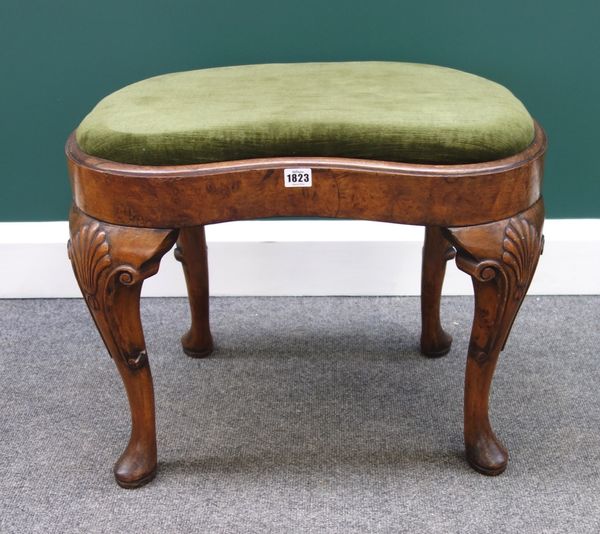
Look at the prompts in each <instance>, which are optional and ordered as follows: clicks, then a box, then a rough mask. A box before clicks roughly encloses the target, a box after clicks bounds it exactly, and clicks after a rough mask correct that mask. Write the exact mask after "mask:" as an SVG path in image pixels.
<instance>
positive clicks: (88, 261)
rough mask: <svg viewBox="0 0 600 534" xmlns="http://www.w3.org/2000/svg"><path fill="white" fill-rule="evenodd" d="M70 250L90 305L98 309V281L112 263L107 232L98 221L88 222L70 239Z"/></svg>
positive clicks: (70, 255) (78, 279)
mask: <svg viewBox="0 0 600 534" xmlns="http://www.w3.org/2000/svg"><path fill="white" fill-rule="evenodd" d="M68 250H69V258H70V259H71V262H72V263H73V269H74V271H75V276H76V277H77V281H78V282H79V286H80V287H81V291H82V292H83V294H84V296H85V298H86V300H87V301H88V303H89V305H90V306H91V307H92V308H94V309H96V310H97V309H98V307H99V306H98V300H97V298H96V294H97V293H98V281H99V279H100V275H101V274H102V273H103V272H104V271H105V270H106V269H108V268H109V267H110V264H111V263H112V259H111V257H110V254H109V251H110V247H109V244H108V241H107V239H106V233H105V232H104V231H103V230H101V228H100V225H99V224H98V223H97V222H94V223H92V224H86V225H85V226H83V227H81V228H80V229H79V230H78V231H77V233H76V234H75V235H74V236H73V237H72V238H71V239H70V241H69V245H68Z"/></svg>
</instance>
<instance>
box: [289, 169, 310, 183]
mask: <svg viewBox="0 0 600 534" xmlns="http://www.w3.org/2000/svg"><path fill="white" fill-rule="evenodd" d="M283 183H284V185H285V186H286V187H312V169H284V170H283Z"/></svg>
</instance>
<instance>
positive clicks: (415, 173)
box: [66, 124, 546, 488]
mask: <svg viewBox="0 0 600 534" xmlns="http://www.w3.org/2000/svg"><path fill="white" fill-rule="evenodd" d="M545 147H546V140H545V136H544V133H543V131H542V129H541V128H540V127H539V126H538V125H537V124H536V125H535V132H534V138H533V141H532V142H531V143H530V144H529V145H528V146H527V147H526V148H525V149H524V150H521V151H519V152H517V153H515V154H513V155H511V156H509V157H505V158H501V159H496V160H493V161H483V162H478V163H467V164H461V163H453V164H437V163H436V164H429V163H401V162H392V161H379V160H375V159H360V158H351V157H326V156H323V155H319V156H301V157H300V156H289V157H287V156H277V157H265V158H258V159H256V158H255V159H240V160H237V161H222V162H211V163H192V164H185V165H140V164H130V163H121V162H116V161H111V160H108V159H102V158H100V157H97V156H93V155H90V154H89V153H86V152H84V151H83V150H82V148H81V147H80V146H79V145H78V142H77V140H76V137H75V135H72V136H71V137H70V138H69V140H68V142H67V147H66V152H67V160H68V167H69V174H70V178H71V184H72V189H73V208H72V211H71V215H70V234H71V238H70V241H69V257H70V259H71V261H72V265H73V269H74V272H75V275H76V278H77V281H78V283H79V286H80V288H81V291H82V293H83V296H84V297H85V300H86V303H87V305H88V307H89V310H90V312H91V315H92V317H93V319H94V321H95V323H96V326H97V328H98V330H99V332H100V334H101V336H102V339H103V340H104V343H105V344H106V347H107V348H108V351H109V352H110V354H111V356H112V358H113V360H114V362H115V364H116V366H117V369H118V371H119V373H120V375H121V377H122V379H123V383H124V385H125V390H126V392H127V396H128V399H129V404H130V408H131V424H132V426H131V437H130V440H129V443H128V444H127V447H126V448H125V451H124V452H123V454H122V455H121V457H120V458H119V459H118V461H117V463H116V465H115V469H114V472H115V477H116V479H117V482H118V483H119V484H120V485H121V486H123V487H127V488H132V487H137V486H139V485H141V484H143V483H145V482H148V481H149V480H151V479H152V477H153V476H154V475H155V472H156V467H157V448H156V433H155V420H154V393H153V385H152V376H151V374H150V366H149V359H148V354H147V352H146V345H145V342H144V334H143V331H142V325H141V322H140V309H139V299H140V291H141V288H142V284H143V281H144V280H145V279H146V278H148V277H149V276H152V275H153V274H155V273H156V272H157V271H158V268H159V263H160V260H161V258H162V256H163V255H164V254H165V253H167V252H168V251H169V250H170V249H171V248H172V247H173V246H176V248H175V255H176V257H177V259H178V260H180V261H181V263H182V265H183V270H184V274H185V278H186V282H187V287H188V291H189V300H190V307H191V317H192V322H191V327H190V329H189V331H188V332H187V333H186V334H185V335H184V336H183V338H182V344H183V349H184V351H185V353H186V354H188V355H189V356H192V357H204V356H208V355H209V354H210V353H211V351H212V349H213V340H212V337H211V333H210V328H209V313H208V308H209V307H208V268H207V256H206V242H205V237H204V226H205V225H207V224H211V223H217V222H224V221H236V220H243V219H255V218H261V217H278V216H295V217H307V216H315V217H332V218H333V217H338V218H354V219H368V220H374V221H388V222H395V223H403V224H417V225H423V226H425V227H426V233H425V244H424V248H423V265H422V297H421V299H422V325H423V327H422V332H421V349H422V352H423V354H425V355H426V356H430V357H438V356H443V355H444V354H446V353H447V352H448V351H449V350H450V344H451V341H452V338H451V337H450V335H448V334H447V333H446V332H445V331H444V330H443V329H442V326H441V324H440V316H439V311H440V294H441V287H442V281H443V277H444V271H445V265H446V261H447V260H449V259H451V258H454V257H456V263H457V265H458V267H459V268H460V269H461V270H463V271H464V272H465V273H467V274H468V275H469V276H470V277H471V278H472V281H473V287H474V293H475V312H474V320H473V326H472V331H471V340H470V343H469V350H468V356H467V365H466V377H465V392H464V439H465V447H466V457H467V460H468V462H469V463H470V464H471V466H472V467H473V468H474V469H476V470H477V471H479V472H481V473H484V474H487V475H497V474H499V473H501V472H502V471H503V470H504V469H505V467H506V465H507V460H508V453H507V450H506V448H505V447H504V446H503V445H502V444H501V443H500V441H499V440H498V439H497V438H496V436H495V434H494V432H493V430H492V427H491V425H490V421H489V418H488V398H489V393H490V385H491V381H492V376H493V373H494V368H495V366H496V361H497V359H498V355H499V353H500V351H501V350H502V349H503V347H504V344H505V343H506V339H507V337H508V334H509V331H510V329H511V326H512V323H513V321H514V319H515V316H516V314H517V312H518V310H519V307H520V306H521V303H522V301H523V298H524V296H525V293H526V291H527V289H528V287H529V284H530V282H531V278H532V276H533V273H534V271H535V268H536V265H537V262H538V258H539V255H540V254H541V251H542V247H543V237H542V225H543V221H544V207H543V201H542V197H541V191H540V188H541V182H542V170H543V156H544V151H545ZM289 168H310V169H311V170H312V187H303V188H296V187H284V169H289ZM374 275H375V273H374ZM398 402H402V399H400V398H399V399H398ZM423 431H424V432H426V431H427V429H423Z"/></svg>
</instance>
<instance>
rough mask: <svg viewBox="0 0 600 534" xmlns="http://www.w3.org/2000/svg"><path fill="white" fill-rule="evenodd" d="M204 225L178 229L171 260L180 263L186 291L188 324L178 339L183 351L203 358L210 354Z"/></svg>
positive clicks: (211, 345)
mask: <svg viewBox="0 0 600 534" xmlns="http://www.w3.org/2000/svg"><path fill="white" fill-rule="evenodd" d="M206 252H207V251H206V237H205V235H204V226H193V227H189V228H182V229H181V231H180V233H179V239H178V240H177V248H176V249H175V258H176V259H177V260H179V261H180V262H181V265H182V266H183V273H184V275H185V282H186V284H187V289H188V298H189V302H190V311H191V315H192V324H191V326H190V329H189V330H188V332H187V333H186V334H185V335H184V336H183V337H182V338H181V345H182V346H183V351H184V352H185V353H186V354H187V355H188V356H191V357H192V358H204V357H205V356H208V355H209V354H210V353H211V352H212V351H213V340H212V335H211V333H210V322H209V309H208V308H209V304H208V259H207V253H206Z"/></svg>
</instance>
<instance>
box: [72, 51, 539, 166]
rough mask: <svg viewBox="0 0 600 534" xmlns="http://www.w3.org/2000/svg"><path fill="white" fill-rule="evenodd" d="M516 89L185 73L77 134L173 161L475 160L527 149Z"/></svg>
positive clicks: (148, 158) (110, 152)
mask: <svg viewBox="0 0 600 534" xmlns="http://www.w3.org/2000/svg"><path fill="white" fill-rule="evenodd" d="M533 136H534V126H533V120H532V118H531V117H530V115H529V114H528V112H527V110H526V109H525V107H524V106H523V104H521V102H520V101H519V100H517V99H516V98H515V97H514V96H513V95H512V93H511V92H510V91H508V90H507V89H506V88H504V87H502V86H501V85H498V84H496V83H494V82H491V81H489V80H486V79H484V78H480V77H478V76H475V75H472V74H467V73H464V72H461V71H457V70H454V69H448V68H444V67H436V66H432V65H421V64H413V63H394V62H348V63H296V64H265V65H247V66H239V67H223V68H214V69H204V70H196V71H190V72H179V73H174V74H167V75H164V76H157V77H155V78H150V79H147V80H144V81H141V82H138V83H134V84H133V85H129V86H127V87H125V88H123V89H121V90H120V91H117V92H115V93H113V94H111V95H109V96H107V97H106V98H104V99H103V100H102V101H101V102H100V103H99V104H98V105H97V106H96V107H95V108H94V109H93V111H92V112H91V113H90V114H89V115H88V116H87V117H86V118H85V119H84V120H83V122H82V123H81V125H80V126H79V128H78V129H77V141H78V144H79V145H80V147H81V148H82V150H83V151H84V152H87V153H88V154H91V155H95V156H99V157H102V158H106V159H110V160H113V161H120V162H124V163H133V164H147V165H175V164H186V163H206V162H213V161H227V160H235V159H246V158H258V157H271V156H340V157H353V158H366V159H378V160H388V161H403V162H416V163H469V162H481V161H489V160H494V159H498V158H503V157H506V156H509V155H512V154H515V153H517V152H520V151H521V150H523V149H524V148H526V147H527V146H528V145H529V144H530V143H531V141H532V140H533Z"/></svg>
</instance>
